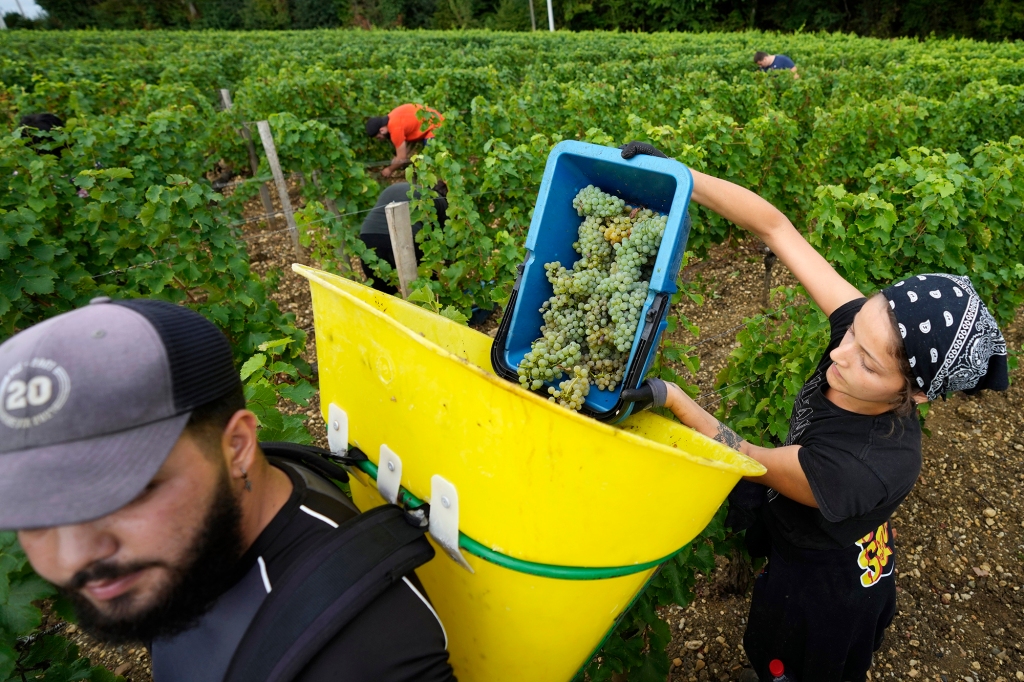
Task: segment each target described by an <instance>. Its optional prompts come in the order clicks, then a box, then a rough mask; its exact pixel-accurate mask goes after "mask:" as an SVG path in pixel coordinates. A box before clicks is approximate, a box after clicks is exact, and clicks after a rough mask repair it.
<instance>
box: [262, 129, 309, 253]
mask: <svg viewBox="0 0 1024 682" xmlns="http://www.w3.org/2000/svg"><path fill="white" fill-rule="evenodd" d="M256 129H257V130H259V133H260V141H261V142H262V143H263V151H264V153H266V155H267V164H268V165H269V166H270V172H271V173H273V174H274V184H275V185H277V196H278V199H280V200H281V211H282V212H283V213H284V219H285V222H286V223H288V232H289V233H291V237H292V246H293V247H295V254H296V256H297V257H298V259H299V261H300V262H305V261H306V252H305V249H303V248H302V244H300V243H299V226H298V225H296V224H295V213H294V211H292V201H291V199H290V198H289V197H288V185H287V184H286V183H285V181H284V173H283V172H281V162H280V161H278V159H277V147H275V146H274V136H273V134H272V133H271V132H270V122H269V121H257V122H256Z"/></svg>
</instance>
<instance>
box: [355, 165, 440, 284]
mask: <svg viewBox="0 0 1024 682" xmlns="http://www.w3.org/2000/svg"><path fill="white" fill-rule="evenodd" d="M434 190H435V191H436V192H437V193H438V196H437V197H436V198H435V199H434V210H435V211H436V212H437V219H438V222H439V223H440V225H441V227H442V228H443V227H444V224H445V221H446V220H447V210H448V200H447V199H446V198H445V197H446V196H447V194H448V187H447V186H446V185H445V184H444V182H439V183H437V185H436V186H435V187H434ZM415 196H416V197H417V198H418V197H419V192H416V193H415ZM403 201H409V183H408V182H396V183H395V184H393V185H389V186H388V187H385V188H384V191H383V192H381V193H380V196H379V197H377V203H376V204H374V206H373V209H372V210H371V211H370V213H369V214H367V216H366V219H365V220H363V225H362V227H361V228H360V229H359V239H361V240H362V242H363V243H364V244H366V246H367V247H369V248H371V249H373V250H374V252H375V253H376V254H377V257H378V258H380V259H381V260H383V261H385V262H386V263H387V264H388V265H390V266H391V267H392V269H394V268H395V253H394V250H393V249H392V247H391V233H390V232H389V231H388V219H387V216H386V215H385V212H384V207H385V206H387V205H388V204H390V203H393V202H403ZM422 228H423V223H419V222H417V223H413V225H412V234H413V237H415V236H416V234H417V233H418V232H419V231H420V230H421V229H422ZM422 257H423V251H422V250H421V249H420V245H419V244H418V243H417V244H416V259H417V260H419V259H420V258H422ZM373 288H374V289H376V290H377V291H382V292H384V293H385V294H392V295H393V294H396V293H398V289H397V288H395V287H394V286H392V285H391V284H388V283H387V282H385V281H383V280H381V278H380V277H375V278H373Z"/></svg>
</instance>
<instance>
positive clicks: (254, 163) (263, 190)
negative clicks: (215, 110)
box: [220, 88, 274, 229]
mask: <svg viewBox="0 0 1024 682" xmlns="http://www.w3.org/2000/svg"><path fill="white" fill-rule="evenodd" d="M220 103H221V104H222V105H223V106H224V111H231V107H232V104H231V91H230V90H227V89H225V88H221V91H220ZM240 132H241V133H242V139H244V140H245V146H246V147H247V148H248V149H249V167H250V168H252V176H253V177H254V178H255V177H256V176H257V175H258V174H259V172H260V159H259V157H258V156H256V145H254V144H253V143H252V133H251V132H249V124H247V123H243V124H242V129H241V131H240ZM260 201H262V202H263V214H264V215H265V216H266V218H267V225H268V226H269V227H270V228H271V229H273V227H274V202H272V201H271V200H270V188H269V187H267V183H265V182H261V183H260Z"/></svg>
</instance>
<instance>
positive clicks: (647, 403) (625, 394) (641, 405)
mask: <svg viewBox="0 0 1024 682" xmlns="http://www.w3.org/2000/svg"><path fill="white" fill-rule="evenodd" d="M620 395H621V397H622V400H623V401H624V402H627V403H636V407H637V409H638V410H646V409H647V408H648V407H665V401H666V400H667V399H668V384H666V383H665V382H664V381H663V380H661V379H648V380H647V381H645V382H644V383H642V384H640V386H639V388H625V389H623V390H622V393H621V394H620Z"/></svg>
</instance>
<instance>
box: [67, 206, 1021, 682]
mask: <svg viewBox="0 0 1024 682" xmlns="http://www.w3.org/2000/svg"><path fill="white" fill-rule="evenodd" d="M293 189H294V190H297V188H293ZM292 202H293V204H295V205H296V207H298V206H299V205H300V204H299V202H300V198H299V196H298V193H297V191H293V193H292ZM262 212H263V211H262V207H261V205H260V203H259V200H258V199H257V200H255V201H254V202H252V203H251V205H249V206H247V209H246V214H247V216H256V215H260V214H262ZM283 227H284V225H283V223H281V224H275V225H273V226H268V225H267V224H266V223H264V222H254V223H251V224H248V225H246V226H245V229H246V233H245V235H244V238H245V240H246V242H247V244H248V252H249V257H250V262H251V263H252V270H253V272H254V273H256V274H258V275H259V276H261V277H263V276H266V275H267V274H268V273H270V272H271V271H276V272H277V273H279V279H278V284H277V287H276V291H275V292H274V293H273V295H272V297H273V299H274V300H275V301H276V302H277V304H278V305H279V306H280V307H281V309H282V310H284V311H285V312H290V313H293V314H294V315H295V318H296V324H297V326H298V327H300V328H302V329H306V330H307V332H308V334H309V341H308V344H307V355H306V358H307V360H309V361H310V362H313V361H315V359H316V338H315V334H314V332H313V330H312V326H313V316H312V315H313V313H312V308H311V305H310V296H309V287H308V286H307V283H306V281H305V280H304V279H303V278H301V277H299V276H298V275H296V274H294V273H293V272H292V271H291V267H290V266H291V263H292V262H294V261H295V260H296V259H295V255H294V251H293V250H292V247H291V242H290V240H289V237H288V233H287V232H283V231H280V230H281V228H283ZM313 265H315V264H313ZM685 277H686V278H687V279H690V280H691V281H693V282H695V283H696V284H697V285H698V286H699V287H700V288H701V290H702V291H703V293H704V294H705V302H704V304H703V305H702V306H697V305H695V304H693V303H691V302H690V301H684V302H683V303H681V304H680V308H679V309H680V311H681V312H683V313H684V314H686V315H687V317H689V319H690V320H691V321H693V322H695V323H696V324H697V325H698V326H699V327H700V330H701V333H700V337H699V338H693V337H691V336H689V334H688V333H687V332H685V331H680V332H679V337H678V338H679V340H683V341H686V342H687V343H692V344H696V345H697V350H698V352H699V354H700V357H701V368H700V372H699V373H698V375H697V376H696V378H695V381H696V383H697V384H698V386H699V387H700V389H701V393H702V394H708V395H707V396H706V398H705V399H702V400H701V402H702V403H705V404H706V405H707V407H708V409H710V410H713V409H714V408H715V404H714V403H715V401H716V400H717V398H716V397H714V394H713V390H712V389H713V385H714V379H715V376H716V375H717V374H718V372H719V371H720V370H721V368H722V367H723V366H724V365H725V363H726V361H727V360H728V356H729V353H730V352H731V351H732V349H733V347H734V344H735V341H734V338H735V333H736V331H737V330H738V327H739V326H740V325H741V324H742V321H743V319H744V318H745V317H748V316H751V315H756V314H758V313H760V312H762V311H763V308H762V304H763V302H764V298H763V297H764V295H765V267H764V259H763V253H762V252H761V251H760V244H759V243H756V242H754V241H747V242H742V243H739V244H733V245H721V246H719V247H716V248H715V249H713V250H712V252H711V253H709V254H708V257H707V258H706V259H704V260H702V261H699V262H695V263H693V264H691V265H690V266H688V268H687V270H686V272H685ZM782 283H790V284H791V283H793V279H792V277H791V275H789V273H788V271H786V270H785V268H784V267H783V266H782V265H781V264H778V265H776V266H775V267H774V268H773V269H772V277H771V285H772V286H778V285H779V284H782ZM1022 321H1024V316H1018V318H1017V320H1016V321H1015V323H1014V324H1013V325H1011V326H1010V327H1008V328H1006V329H1004V333H1005V335H1006V336H1007V340H1008V341H1009V342H1010V344H1011V347H1012V348H1015V349H1020V348H1021V344H1022V341H1024V324H1022ZM493 327H494V321H493V320H492V321H490V322H489V323H488V324H487V325H486V326H485V327H484V329H483V331H485V332H493V329H492V328H493ZM1022 375H1024V372H1022V371H1020V370H1018V371H1017V372H1016V373H1015V374H1014V377H1013V378H1014V380H1015V381H1016V382H1018V383H1016V384H1015V385H1014V386H1013V387H1011V389H1010V390H1009V391H1008V392H1006V393H1005V394H986V395H982V396H978V397H975V398H966V397H963V396H957V397H955V398H953V399H952V400H949V401H948V402H940V403H937V404H935V405H934V406H933V408H932V414H931V416H929V418H928V423H927V427H928V428H929V430H930V431H931V436H930V437H928V438H926V439H925V442H924V468H923V471H922V475H921V479H920V480H919V481H918V484H917V486H916V487H915V489H914V491H913V493H912V494H911V495H910V497H908V498H907V500H906V502H904V504H903V506H902V507H901V508H900V509H899V511H898V512H897V515H896V516H895V517H894V518H893V528H894V533H893V535H894V544H895V546H896V553H897V557H898V563H897V569H896V570H897V575H898V578H897V584H898V587H897V591H898V595H899V596H898V604H899V611H898V613H897V615H896V619H895V621H894V623H893V625H892V627H891V628H890V629H889V632H888V634H887V636H886V640H885V643H884V644H883V646H882V649H881V650H880V651H879V653H878V655H877V656H876V663H875V667H874V669H873V670H872V672H871V674H870V675H871V679H873V680H879V679H896V680H906V679H922V680H924V679H927V680H937V681H940V682H952V681H954V680H956V681H963V682H1009V681H1011V680H1013V681H1015V682H1016V681H1020V682H1024V590H1022V589H1021V587H1022V585H1024V496H1022V495H1021V493H1020V492H1019V490H1021V489H1022V488H1024V420H1022V418H1021V414H1022V413H1024V387H1022V386H1021V385H1020V383H1019V382H1020V380H1021V378H1022ZM302 412H303V413H304V414H305V415H306V417H307V421H306V426H307V427H308V428H309V430H310V432H311V433H313V434H314V435H315V436H318V440H322V441H325V440H326V439H325V438H323V437H322V434H324V433H325V429H324V423H323V420H322V418H321V417H320V414H319V403H318V399H316V398H314V400H313V401H312V402H311V403H310V405H309V406H308V407H307V408H303V409H302ZM728 563H729V561H728V559H725V558H720V559H719V564H718V568H717V569H716V571H715V573H714V574H712V575H710V576H702V577H701V578H700V579H699V581H698V583H697V587H696V598H695V600H694V602H693V603H692V604H690V606H688V607H687V608H685V609H684V608H681V607H677V606H673V607H669V608H666V609H663V610H662V611H661V616H662V617H663V618H664V619H665V620H666V621H667V622H668V623H669V624H670V625H671V626H672V629H673V633H674V638H673V641H672V644H671V645H670V647H669V653H670V656H671V657H672V658H673V659H674V661H673V668H672V672H671V674H670V675H669V680H670V681H671V682H675V681H684V680H685V681H687V682H698V681H700V682H703V681H705V680H721V681H726V680H734V679H737V675H738V673H739V671H740V670H741V669H742V667H743V665H744V664H745V663H746V661H745V658H744V655H743V649H742V638H743V630H744V626H745V620H746V614H747V610H748V608H749V596H748V595H745V594H736V593H735V584H736V581H735V580H734V579H732V578H730V577H728V576H729V575H730V571H729V570H728V568H729V567H728ZM67 632H68V633H69V634H70V636H71V637H72V639H73V640H75V641H76V643H78V644H79V645H80V646H82V647H83V653H85V654H86V655H89V656H90V657H91V658H92V660H93V661H94V662H101V663H103V664H104V665H106V666H107V667H108V668H110V669H111V670H116V671H117V672H118V673H119V674H122V675H124V676H125V677H126V679H127V680H129V682H149V681H150V680H151V677H150V667H149V658H148V655H147V654H146V651H145V649H144V648H143V647H141V646H120V647H103V646H100V645H98V644H97V643H96V642H94V641H93V640H91V639H90V638H89V637H87V636H85V635H84V634H83V633H81V631H77V630H76V629H74V628H73V627H71V628H68V629H67ZM524 682H529V681H524ZM805 682H812V681H805Z"/></svg>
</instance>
